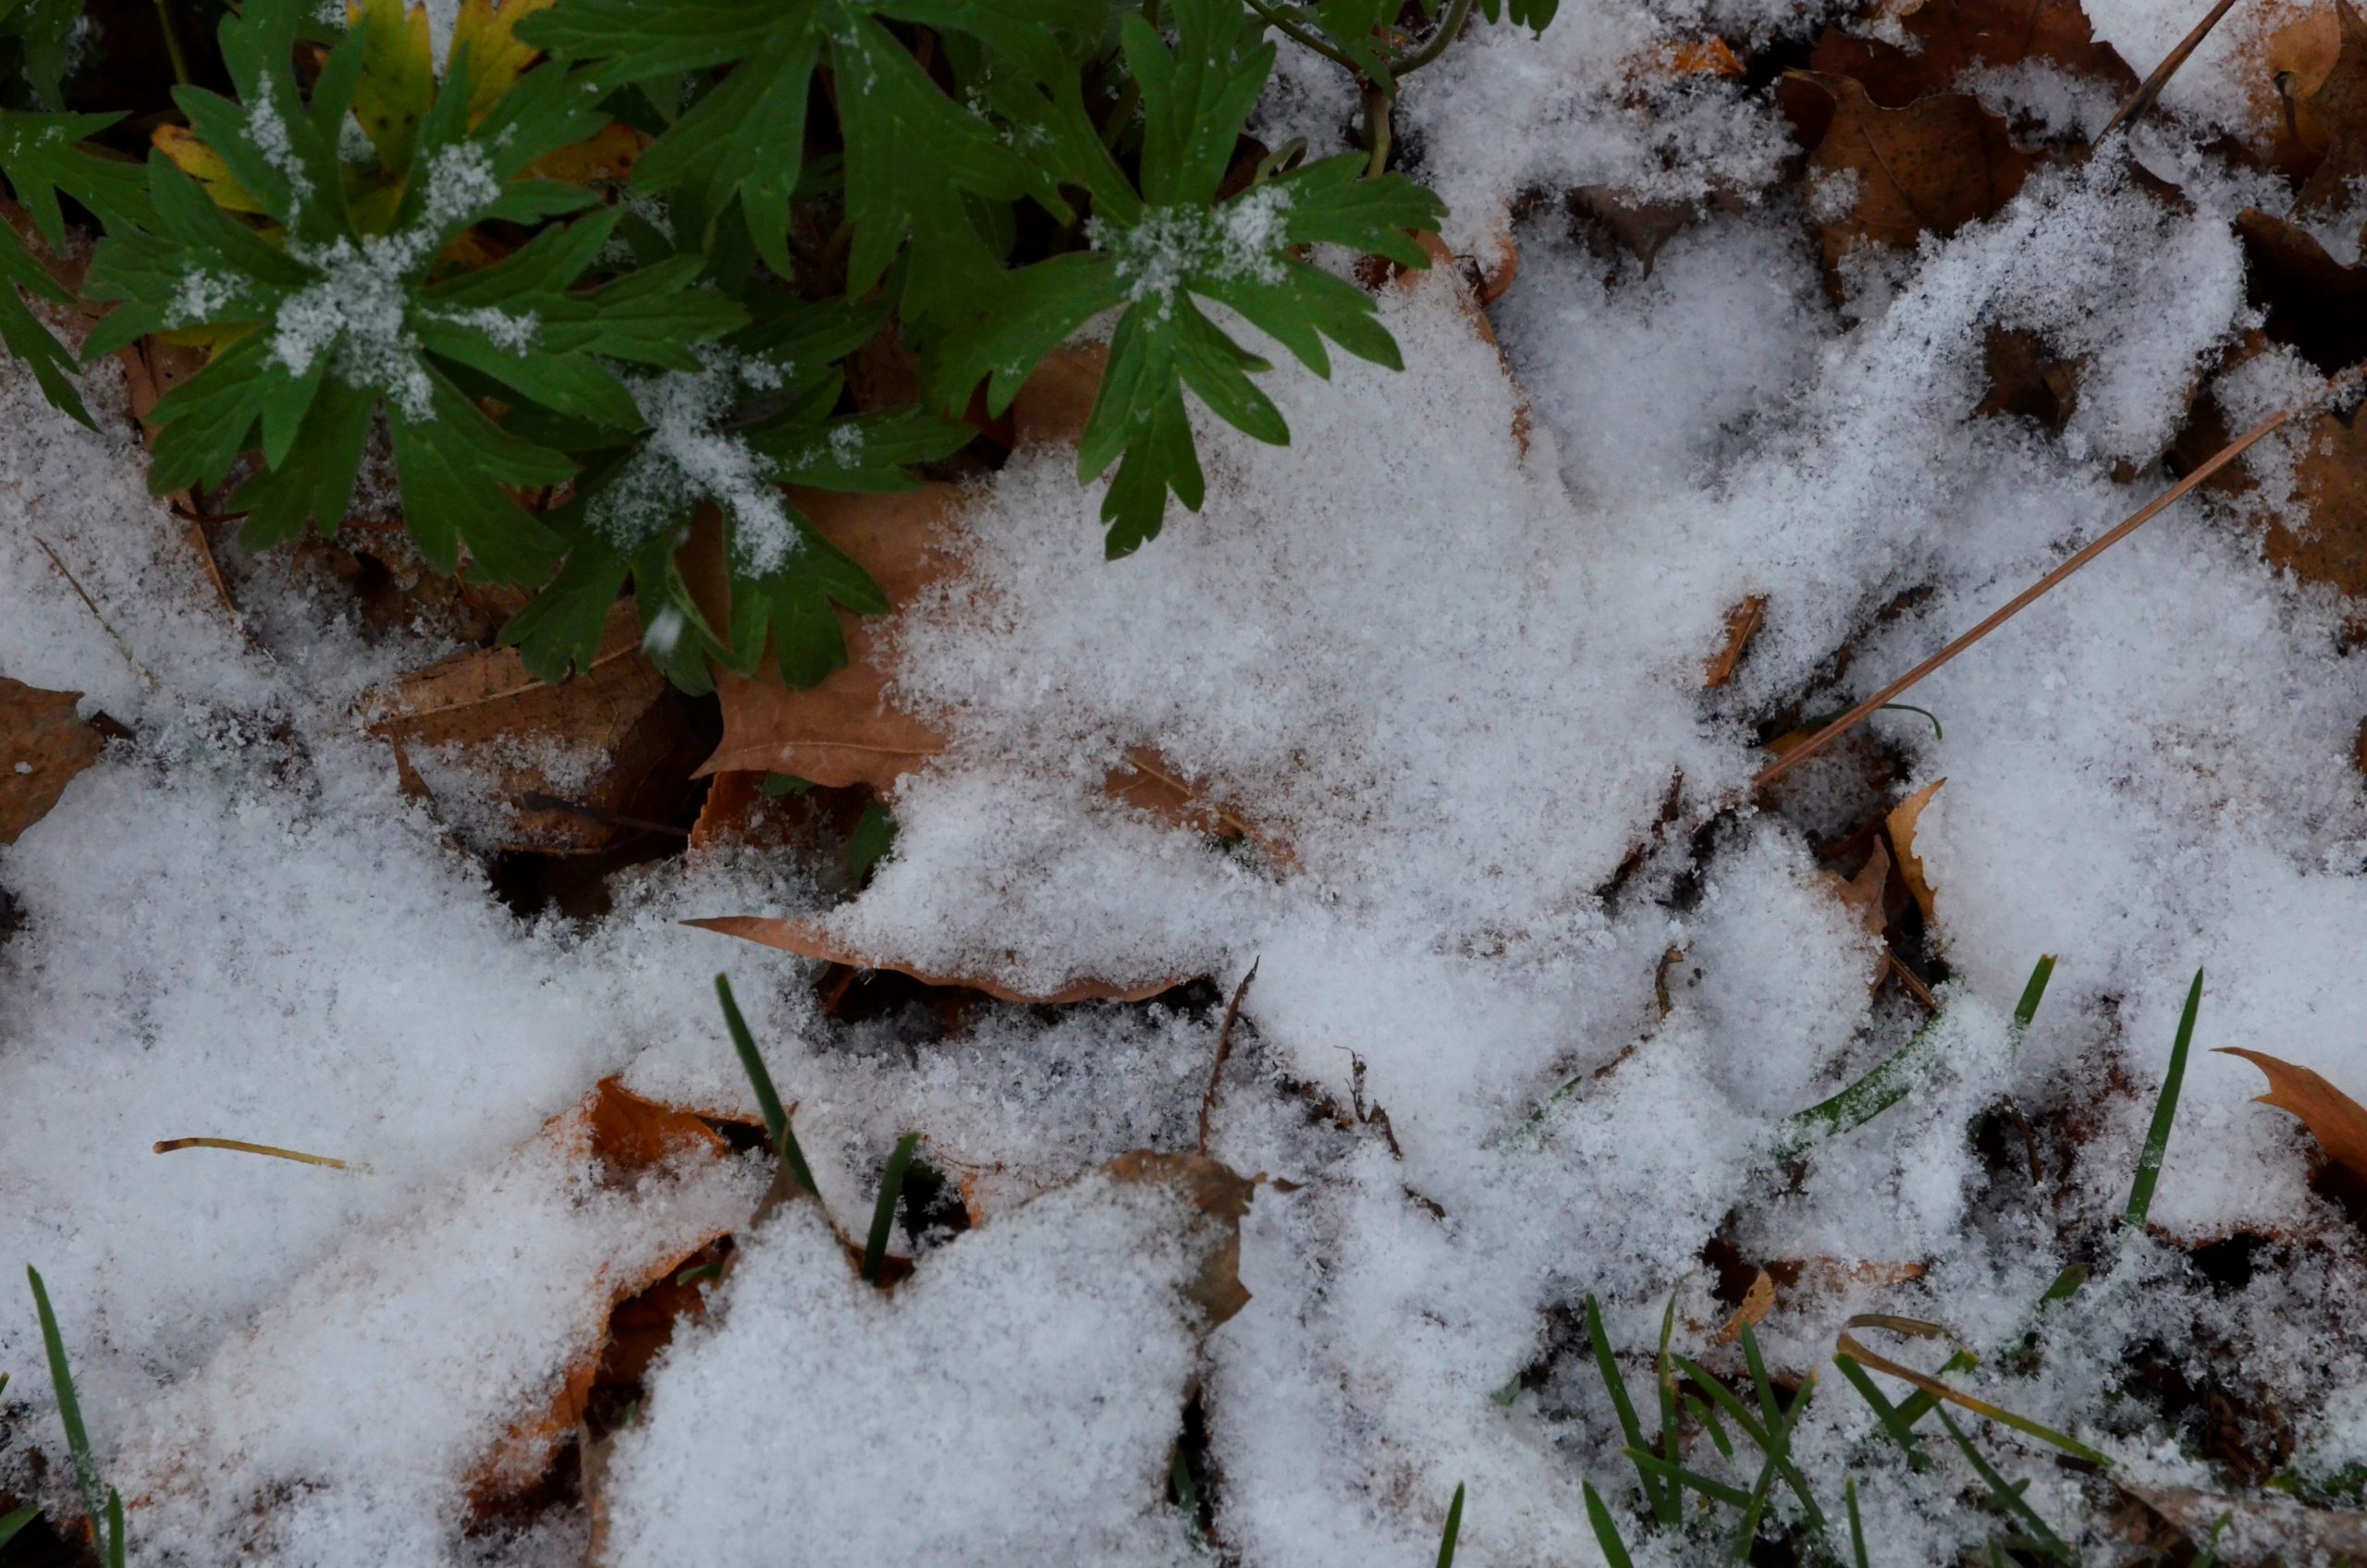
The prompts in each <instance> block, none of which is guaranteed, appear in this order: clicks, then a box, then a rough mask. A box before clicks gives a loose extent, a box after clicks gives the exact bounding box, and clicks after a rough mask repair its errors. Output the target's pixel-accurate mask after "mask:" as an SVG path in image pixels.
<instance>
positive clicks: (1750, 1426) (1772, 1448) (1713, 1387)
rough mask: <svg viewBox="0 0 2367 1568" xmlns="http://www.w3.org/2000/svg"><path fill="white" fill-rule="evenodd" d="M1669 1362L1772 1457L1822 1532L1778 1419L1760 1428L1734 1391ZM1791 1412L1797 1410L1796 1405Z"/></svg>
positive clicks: (1685, 1364)
mask: <svg viewBox="0 0 2367 1568" xmlns="http://www.w3.org/2000/svg"><path fill="white" fill-rule="evenodd" d="M1670 1359H1671V1360H1673V1361H1674V1362H1675V1363H1676V1364H1677V1366H1680V1367H1682V1368H1683V1369H1684V1372H1685V1375H1686V1377H1688V1378H1692V1379H1693V1380H1694V1381H1695V1382H1696V1383H1698V1384H1699V1385H1700V1386H1701V1387H1702V1389H1703V1390H1706V1391H1707V1392H1708V1393H1709V1395H1710V1397H1711V1399H1713V1400H1715V1401H1717V1402H1718V1407H1719V1408H1720V1409H1722V1410H1723V1411H1724V1412H1725V1413H1726V1414H1727V1415H1729V1416H1731V1417H1733V1419H1734V1423H1735V1426H1737V1427H1741V1428H1742V1429H1743V1434H1744V1436H1746V1437H1748V1438H1749V1439H1750V1440H1751V1441H1752V1442H1753V1443H1756V1444H1757V1445H1758V1446H1759V1451H1760V1452H1761V1453H1765V1454H1770V1455H1772V1456H1773V1457H1774V1459H1775V1464H1776V1473H1777V1474H1779V1475H1781V1476H1783V1477H1784V1484H1785V1485H1786V1486H1788V1487H1790V1488H1792V1490H1793V1491H1794V1493H1796V1494H1797V1496H1798V1498H1799V1500H1800V1506H1801V1507H1802V1508H1803V1509H1805V1510H1806V1511H1807V1512H1808V1515H1809V1519H1810V1520H1811V1521H1812V1522H1813V1523H1814V1524H1815V1525H1816V1527H1817V1529H1818V1530H1819V1531H1820V1532H1821V1531H1822V1530H1823V1528H1824V1511H1823V1510H1822V1509H1821V1508H1819V1507H1818V1506H1817V1503H1816V1499H1815V1498H1814V1497H1813V1496H1812V1495H1810V1494H1809V1484H1808V1480H1807V1478H1806V1477H1805V1476H1802V1475H1801V1474H1800V1472H1799V1470H1798V1468H1797V1466H1796V1465H1794V1464H1793V1463H1792V1456H1791V1453H1790V1452H1789V1451H1788V1449H1787V1448H1786V1447H1785V1440H1784V1439H1783V1438H1782V1437H1781V1436H1779V1434H1780V1433H1781V1432H1782V1431H1783V1429H1784V1424H1783V1422H1782V1421H1781V1420H1780V1419H1779V1420H1778V1421H1777V1422H1776V1423H1775V1425H1774V1426H1773V1427H1762V1426H1760V1424H1759V1422H1758V1421H1757V1420H1756V1419H1755V1418H1753V1416H1752V1415H1751V1414H1750V1412H1749V1410H1748V1409H1747V1408H1745V1407H1744V1405H1743V1403H1742V1401H1740V1400H1738V1399H1736V1398H1735V1396H1734V1393H1733V1391H1732V1390H1729V1389H1727V1388H1726V1386H1725V1385H1724V1384H1723V1383H1721V1382H1719V1381H1718V1380H1717V1379H1716V1378H1712V1377H1711V1376H1710V1374H1709V1373H1708V1372H1706V1371H1704V1370H1702V1368H1701V1367H1699V1366H1696V1365H1695V1364H1694V1363H1693V1362H1691V1361H1688V1360H1686V1358H1685V1357H1684V1356H1681V1355H1678V1356H1672V1357H1670ZM1814 1383H1815V1379H1813V1378H1811V1379H1809V1382H1807V1383H1804V1384H1802V1385H1801V1388H1802V1390H1803V1393H1802V1395H1801V1397H1803V1398H1805V1397H1806V1393H1805V1390H1807V1389H1809V1388H1810V1387H1813V1386H1814ZM1794 1408H1795V1409H1797V1403H1796V1404H1795V1406H1794Z"/></svg>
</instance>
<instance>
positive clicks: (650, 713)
mask: <svg viewBox="0 0 2367 1568" xmlns="http://www.w3.org/2000/svg"><path fill="white" fill-rule="evenodd" d="M369 727H370V731H371V733H373V734H374V735H377V736H379V737H381V738H383V739H385V740H387V741H393V742H394V748H395V766H396V767H397V769H398V770H399V772H400V773H401V775H402V778H403V784H404V788H405V789H406V790H411V792H413V793H420V794H426V793H431V792H432V790H431V786H430V780H429V778H428V777H427V775H428V774H430V773H439V772H440V767H439V766H435V765H445V764H448V765H450V766H460V767H465V768H468V769H471V770H472V771H475V772H484V773H488V774H490V775H491V776H492V777H493V779H494V781H495V795H496V798H497V809H498V812H499V815H500V820H499V821H498V822H497V824H495V825H494V829H493V833H492V837H493V838H494V839H496V840H497V845H498V847H500V848H502V849H510V850H528V851H539V852H543V853H550V854H584V853H591V852H594V851H598V850H602V849H605V848H607V847H608V846H609V845H610V844H611V843H613V842H615V841H616V840H617V839H619V837H620V836H621V835H622V834H623V833H625V832H627V831H630V830H631V829H630V828H629V827H623V826H619V824H617V823H615V822H612V821H604V820H602V816H603V815H628V814H631V813H632V811H633V810H634V808H635V807H636V806H637V805H642V804H644V801H643V796H644V792H645V790H647V789H648V788H649V787H651V786H652V785H653V784H656V783H659V782H662V780H663V778H664V777H665V776H666V775H667V774H668V772H669V771H670V768H669V766H668V765H669V763H672V762H673V761H674V760H675V756H676V753H677V752H678V751H679V749H680V748H681V745H682V743H683V741H685V739H686V738H687V737H688V734H689V729H688V726H687V723H686V721H685V720H684V719H683V717H682V715H681V709H680V708H679V707H678V706H676V704H674V703H673V702H672V701H671V700H670V699H669V698H668V695H667V692H666V678H665V677H664V676H663V675H661V674H660V673H659V672H658V670H657V668H656V666H655V665H653V664H651V663H650V662H649V660H648V659H647V658H646V657H644V655H643V654H642V652H641V632H640V626H639V622H638V621H637V619H635V616H634V613H633V606H632V602H631V601H630V600H620V601H619V603H618V604H617V605H616V606H613V607H612V608H611V609H610V610H609V612H608V620H607V626H606V627H605V628H604V629H603V631H602V632H601V637H600V644H599V652H598V654H597V655H596V656H595V658H594V659H593V661H592V664H591V666H590V667H589V668H585V669H583V670H581V671H579V672H577V674H576V675H575V676H574V677H573V678H572V679H570V680H565V681H562V682H561V683H559V684H558V685H556V686H553V685H548V684H546V683H545V682H544V681H542V680H537V679H535V677H534V676H533V675H532V674H530V673H528V671H527V669H526V667H525V663H524V661H523V660H521V658H520V657H519V655H517V653H516V652H514V651H513V650H511V649H508V648H482V649H472V650H470V651H468V652H465V653H460V654H455V655H452V656H451V657H450V658H448V659H443V660H439V661H438V662H437V663H435V664H432V665H429V666H428V667H427V668H424V669H417V670H413V671H411V673H410V674H408V675H406V676H404V677H403V678H402V679H401V680H399V681H397V682H396V683H395V685H394V687H393V688H392V689H391V690H389V691H386V692H381V693H380V694H379V696H378V698H377V701H376V704H375V711H374V713H373V714H372V716H371V718H370V721H369ZM693 754H694V753H693ZM431 758H433V759H434V763H433V764H431V766H428V767H427V769H426V771H425V772H423V768H422V765H423V764H429V763H430V759H431ZM681 760H682V761H683V762H687V759H686V758H685V759H681ZM528 797H535V798H536V799H538V800H551V801H559V802H565V804H566V805H568V806H571V807H575V808H578V809H575V810H562V809H553V808H551V807H548V806H537V807H530V806H528V805H526V804H524V803H523V802H525V801H526V800H527V798H528Z"/></svg>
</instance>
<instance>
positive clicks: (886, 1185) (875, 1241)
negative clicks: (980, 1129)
mask: <svg viewBox="0 0 2367 1568" xmlns="http://www.w3.org/2000/svg"><path fill="white" fill-rule="evenodd" d="M920 1146H921V1135H920V1134H919V1133H905V1134H904V1135H903V1136H902V1137H901V1138H899V1139H897V1140H896V1152H895V1153H894V1154H891V1155H889V1157H888V1170H887V1173H886V1174H885V1175H883V1176H882V1177H880V1179H879V1202H878V1204H877V1206H875V1207H873V1209H872V1211H871V1235H870V1238H869V1239H868V1240H866V1241H865V1243H863V1277H864V1278H865V1279H866V1280H870V1281H871V1282H872V1283H873V1284H875V1285H876V1284H877V1283H879V1270H880V1268H881V1266H883V1265H884V1264H886V1262H887V1261H888V1235H889V1231H892V1230H894V1229H895V1225H896V1200H897V1199H898V1198H899V1197H901V1195H902V1194H903V1191H904V1172H905V1170H908V1169H910V1167H911V1166H912V1163H913V1151H914V1149H916V1148H918V1147H920Z"/></svg>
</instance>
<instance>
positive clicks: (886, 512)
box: [698, 484, 969, 790]
mask: <svg viewBox="0 0 2367 1568" xmlns="http://www.w3.org/2000/svg"><path fill="white" fill-rule="evenodd" d="M968 494H969V493H968V492H967V491H966V490H964V489H963V487H962V486H960V485H957V484H926V485H923V486H922V487H921V488H920V489H918V490H913V491H908V492H905V493H904V494H901V495H892V496H838V495H826V494H823V493H819V492H800V493H798V495H797V503H798V506H799V507H800V508H801V509H803V511H804V513H805V515H806V516H807V518H808V519H810V520H811V521H812V522H813V524H814V526H815V529H816V531H817V532H818V533H821V534H822V536H823V537H824V538H826V539H828V540H829V541H830V543H831V544H833V545H837V546H838V547H839V548H840V549H841V550H844V551H845V552H846V553H847V555H848V556H850V557H852V558H853V560H854V561H855V563H856V564H857V565H859V566H861V567H862V568H863V569H864V570H865V571H867V572H869V573H870V574H871V578H872V581H873V582H877V583H878V584H879V588H880V591H881V592H882V593H883V594H886V595H887V596H888V602H889V604H890V605H895V606H903V605H908V604H911V603H912V602H913V601H914V599H915V598H917V597H918V596H919V595H920V594H922V593H924V592H926V590H927V589H929V588H930V587H932V586H934V585H935V584H937V583H938V582H943V581H946V580H948V579H950V578H952V577H954V576H957V575H958V574H959V573H960V572H961V571H962V570H963V562H962V560H961V557H958V556H956V555H954V554H953V553H952V552H951V551H950V550H949V549H947V548H945V537H946V535H945V528H946V524H947V523H948V522H950V521H951V519H952V518H953V516H954V515H955V514H956V513H957V512H958V511H959V510H960V509H961V508H963V506H964V505H965V504H966V503H967V499H968ZM839 620H840V630H841V631H843V632H844V633H845V635H846V641H847V664H846V668H843V669H835V670H832V671H831V672H830V673H829V675H828V676H827V677H825V678H824V679H823V680H821V681H820V682H819V683H818V684H816V685H814V686H808V687H804V688H802V689H801V688H798V687H792V686H789V685H785V684H783V683H782V681H781V680H780V677H779V673H778V672H777V671H775V670H773V669H771V668H769V666H767V668H766V670H765V673H764V674H763V675H762V676H760V677H757V678H754V679H750V678H746V677H742V676H737V675H730V674H719V675H718V676H717V680H716V695H717V697H718V698H719V699H720V700H721V702H722V704H723V740H722V742H721V743H720V744H719V745H717V747H716V749H715V754H714V755H713V756H710V757H708V758H707V760H706V761H705V762H704V763H702V764H700V765H699V768H698V771H699V773H700V774H702V775H705V774H711V773H720V772H725V771H736V772H753V773H788V774H793V775H795V776H796V777H798V778H805V779H810V780H812V781H813V782H814V783H816V784H821V785H825V786H828V787H831V788H840V787H843V786H846V785H851V784H868V785H870V786H871V787H872V788H873V789H875V790H889V789H890V788H892V787H893V786H894V784H895V782H896V780H897V779H899V778H902V777H903V776H904V775H905V774H907V773H909V772H911V771H912V770H913V769H914V768H915V767H918V766H920V765H921V764H922V763H924V762H926V761H927V760H928V759H929V758H930V757H933V756H935V755H937V753H939V752H941V751H943V750H944V749H945V737H944V736H943V735H942V734H940V733H938V731H937V730H936V729H933V728H932V727H930V726H929V725H927V724H925V723H923V722H922V721H921V720H920V719H918V718H915V717H913V716H912V715H911V714H909V713H907V712H905V711H904V710H903V709H902V708H901V707H899V706H897V705H896V704H895V703H894V701H893V700H892V697H891V695H890V688H891V687H892V685H893V684H894V679H895V676H894V670H895V667H894V663H893V658H894V654H893V649H892V647H890V646H889V643H888V641H887V636H886V630H885V625H884V619H883V618H877V617H862V616H855V615H850V614H846V613H844V612H841V613H840V618H839Z"/></svg>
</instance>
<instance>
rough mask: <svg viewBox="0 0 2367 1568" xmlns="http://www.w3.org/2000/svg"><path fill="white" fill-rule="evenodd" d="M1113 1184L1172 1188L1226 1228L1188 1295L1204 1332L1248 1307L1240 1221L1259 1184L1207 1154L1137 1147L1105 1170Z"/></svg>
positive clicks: (1187, 1291) (1103, 1170)
mask: <svg viewBox="0 0 2367 1568" xmlns="http://www.w3.org/2000/svg"><path fill="white" fill-rule="evenodd" d="M1101 1170H1102V1174H1104V1175H1106V1176H1108V1177H1109V1178H1110V1180H1111V1181H1113V1182H1162V1183H1164V1184H1166V1185H1169V1186H1171V1187H1173V1188H1174V1189H1175V1190H1176V1191H1177V1192H1178V1193H1180V1194H1183V1196H1184V1199H1185V1201H1187V1202H1188V1203H1190V1204H1191V1206H1192V1207H1194V1208H1195V1209H1196V1210H1198V1211H1199V1212H1200V1213H1201V1214H1202V1215H1204V1216H1206V1217H1207V1218H1208V1219H1213V1220H1215V1221H1217V1222H1218V1224H1219V1225H1220V1227H1221V1228H1222V1229H1221V1231H1220V1234H1221V1236H1222V1240H1221V1241H1220V1243H1219V1244H1218V1245H1217V1246H1216V1247H1215V1248H1214V1249H1213V1250H1212V1251H1210V1252H1209V1253H1208V1256H1207V1257H1206V1258H1205V1259H1204V1260H1203V1261H1202V1263H1201V1265H1200V1272H1199V1275H1198V1277H1197V1278H1196V1279H1195V1280H1193V1282H1192V1284H1191V1285H1190V1286H1189V1287H1187V1288H1186V1289H1185V1291H1184V1295H1185V1296H1186V1297H1187V1298H1189V1299H1190V1300H1191V1302H1192V1303H1193V1304H1194V1305H1196V1306H1197V1307H1199V1308H1200V1310H1201V1312H1202V1313H1204V1314H1205V1315H1206V1316H1205V1318H1204V1320H1203V1331H1206V1329H1213V1328H1215V1327H1217V1325H1219V1324H1220V1323H1222V1322H1224V1321H1226V1320H1227V1319H1228V1318H1230V1317H1233V1314H1234V1313H1236V1312H1239V1311H1240V1310H1241V1309H1242V1308H1243V1307H1245V1306H1246V1305H1249V1291H1248V1288H1247V1287H1246V1286H1245V1285H1243V1284H1242V1282H1241V1217H1242V1216H1243V1215H1245V1214H1247V1213H1248V1212H1249V1200H1250V1199H1252V1198H1254V1197H1256V1196H1257V1182H1254V1181H1251V1180H1250V1179H1249V1178H1248V1177H1245V1176H1243V1175H1241V1174H1240V1173H1239V1172H1237V1171H1235V1170H1233V1168H1232V1167H1230V1166H1228V1165H1225V1164H1224V1163H1223V1162H1221V1161H1220V1160H1214V1159H1210V1158H1208V1156H1206V1155H1203V1154H1161V1153H1159V1152H1158V1151H1157V1150H1155V1149H1135V1150H1134V1151H1133V1152H1131V1153H1128V1154H1122V1155H1120V1156H1118V1158H1115V1159H1113V1160H1111V1161H1110V1162H1109V1163H1108V1164H1107V1165H1104V1166H1103V1167H1102V1168H1101Z"/></svg>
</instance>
